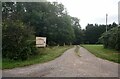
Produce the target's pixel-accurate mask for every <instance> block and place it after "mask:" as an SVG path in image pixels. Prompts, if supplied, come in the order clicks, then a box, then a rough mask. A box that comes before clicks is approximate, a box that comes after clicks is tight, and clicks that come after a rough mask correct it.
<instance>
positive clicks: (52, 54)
mask: <svg viewBox="0 0 120 79" xmlns="http://www.w3.org/2000/svg"><path fill="white" fill-rule="evenodd" d="M71 47H72V46H59V47H58V46H56V47H46V48H39V50H40V52H42V55H41V54H39V55H37V56H33V57H31V58H30V59H28V60H25V61H12V60H9V59H3V61H2V69H11V68H15V67H22V66H28V65H32V64H37V63H44V62H47V61H50V60H53V59H55V58H57V57H59V56H60V55H62V54H63V53H64V52H65V51H66V50H67V49H69V48H71Z"/></svg>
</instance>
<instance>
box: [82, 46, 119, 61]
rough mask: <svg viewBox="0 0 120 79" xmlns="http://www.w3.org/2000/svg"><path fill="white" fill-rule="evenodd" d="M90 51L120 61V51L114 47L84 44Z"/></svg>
mask: <svg viewBox="0 0 120 79" xmlns="http://www.w3.org/2000/svg"><path fill="white" fill-rule="evenodd" d="M82 46H83V47H84V48H86V49H87V50H88V51H90V52H91V53H92V54H94V55H95V56H97V57H99V58H103V59H106V60H109V61H113V62H116V63H120V59H119V57H120V52H119V51H116V50H114V49H109V48H104V46H103V45H82Z"/></svg>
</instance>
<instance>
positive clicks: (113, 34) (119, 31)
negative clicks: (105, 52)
mask: <svg viewBox="0 0 120 79" xmlns="http://www.w3.org/2000/svg"><path fill="white" fill-rule="evenodd" d="M100 40H101V41H102V43H103V45H104V47H105V48H113V49H116V50H120V27H115V28H113V29H111V30H109V31H108V32H105V33H103V35H102V36H101V37H100Z"/></svg>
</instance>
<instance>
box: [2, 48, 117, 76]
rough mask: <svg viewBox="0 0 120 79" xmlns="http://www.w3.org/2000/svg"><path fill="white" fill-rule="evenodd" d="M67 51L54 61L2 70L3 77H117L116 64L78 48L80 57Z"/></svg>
mask: <svg viewBox="0 0 120 79" xmlns="http://www.w3.org/2000/svg"><path fill="white" fill-rule="evenodd" d="M74 49H75V47H73V48H71V49H69V50H67V51H66V52H65V53H64V54H63V55H62V56H60V57H58V58H56V59H55V60H52V61H49V62H46V63H43V64H35V65H31V66H26V67H20V68H14V69H6V70H3V77H118V64H117V63H113V62H110V61H107V60H103V59H100V58H97V57H96V56H94V55H93V54H91V53H90V52H89V51H87V50H86V49H84V48H83V47H80V49H79V53H80V55H81V57H79V56H77V54H76V53H75V52H74Z"/></svg>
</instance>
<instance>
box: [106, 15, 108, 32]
mask: <svg viewBox="0 0 120 79" xmlns="http://www.w3.org/2000/svg"><path fill="white" fill-rule="evenodd" d="M107 18H108V14H106V32H107Z"/></svg>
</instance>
